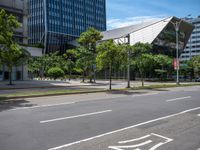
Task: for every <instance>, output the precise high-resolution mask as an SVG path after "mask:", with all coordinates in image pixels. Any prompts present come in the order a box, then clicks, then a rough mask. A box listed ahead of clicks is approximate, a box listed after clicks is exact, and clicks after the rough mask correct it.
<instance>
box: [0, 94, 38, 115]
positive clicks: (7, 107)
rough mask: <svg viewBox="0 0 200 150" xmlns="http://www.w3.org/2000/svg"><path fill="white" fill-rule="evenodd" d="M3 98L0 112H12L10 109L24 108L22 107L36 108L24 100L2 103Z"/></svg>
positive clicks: (0, 100)
mask: <svg viewBox="0 0 200 150" xmlns="http://www.w3.org/2000/svg"><path fill="white" fill-rule="evenodd" d="M2 99H3V97H0V112H2V111H6V110H10V109H16V108H20V107H21V108H22V107H32V106H35V105H34V104H30V102H29V101H26V100H24V99H19V100H9V101H8V100H4V101H2Z"/></svg>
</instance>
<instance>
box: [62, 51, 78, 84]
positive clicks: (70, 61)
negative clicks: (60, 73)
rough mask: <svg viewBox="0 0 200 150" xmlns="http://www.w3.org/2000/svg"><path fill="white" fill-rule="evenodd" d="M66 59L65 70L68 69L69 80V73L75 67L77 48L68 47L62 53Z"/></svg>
mask: <svg viewBox="0 0 200 150" xmlns="http://www.w3.org/2000/svg"><path fill="white" fill-rule="evenodd" d="M63 56H64V58H65V59H66V61H67V66H68V67H67V70H68V71H69V81H70V80H71V74H72V72H73V71H74V70H75V69H76V60H77V56H78V54H77V50H76V49H69V50H67V51H66V53H65V54H64V55H63Z"/></svg>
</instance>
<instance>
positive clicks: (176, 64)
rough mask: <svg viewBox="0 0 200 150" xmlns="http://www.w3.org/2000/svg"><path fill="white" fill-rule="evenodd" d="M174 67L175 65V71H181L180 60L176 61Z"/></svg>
mask: <svg viewBox="0 0 200 150" xmlns="http://www.w3.org/2000/svg"><path fill="white" fill-rule="evenodd" d="M173 65H174V70H179V68H180V62H179V59H174V62H173Z"/></svg>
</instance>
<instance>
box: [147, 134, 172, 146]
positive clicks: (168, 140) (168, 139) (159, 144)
mask: <svg viewBox="0 0 200 150" xmlns="http://www.w3.org/2000/svg"><path fill="white" fill-rule="evenodd" d="M151 134H152V135H155V136H158V137H161V138H164V139H166V141H165V142H161V143H158V144H157V145H155V146H153V147H152V148H150V149H149V150H155V149H157V148H158V147H160V146H162V145H164V144H167V143H169V142H172V141H173V139H170V138H167V137H164V136H161V135H158V134H155V133H151Z"/></svg>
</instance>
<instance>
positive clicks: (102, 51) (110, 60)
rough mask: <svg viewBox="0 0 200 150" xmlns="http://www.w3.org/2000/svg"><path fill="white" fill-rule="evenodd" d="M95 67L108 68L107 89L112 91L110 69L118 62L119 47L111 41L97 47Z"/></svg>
mask: <svg viewBox="0 0 200 150" xmlns="http://www.w3.org/2000/svg"><path fill="white" fill-rule="evenodd" d="M97 51H98V55H97V58H96V60H97V66H98V68H99V69H100V70H101V69H102V68H109V79H110V84H109V89H110V90H111V89H112V68H113V66H114V65H115V64H116V63H117V62H118V61H119V47H118V46H117V45H116V44H115V43H114V42H113V41H112V40H109V41H106V42H103V43H101V44H99V45H98V47H97Z"/></svg>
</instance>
